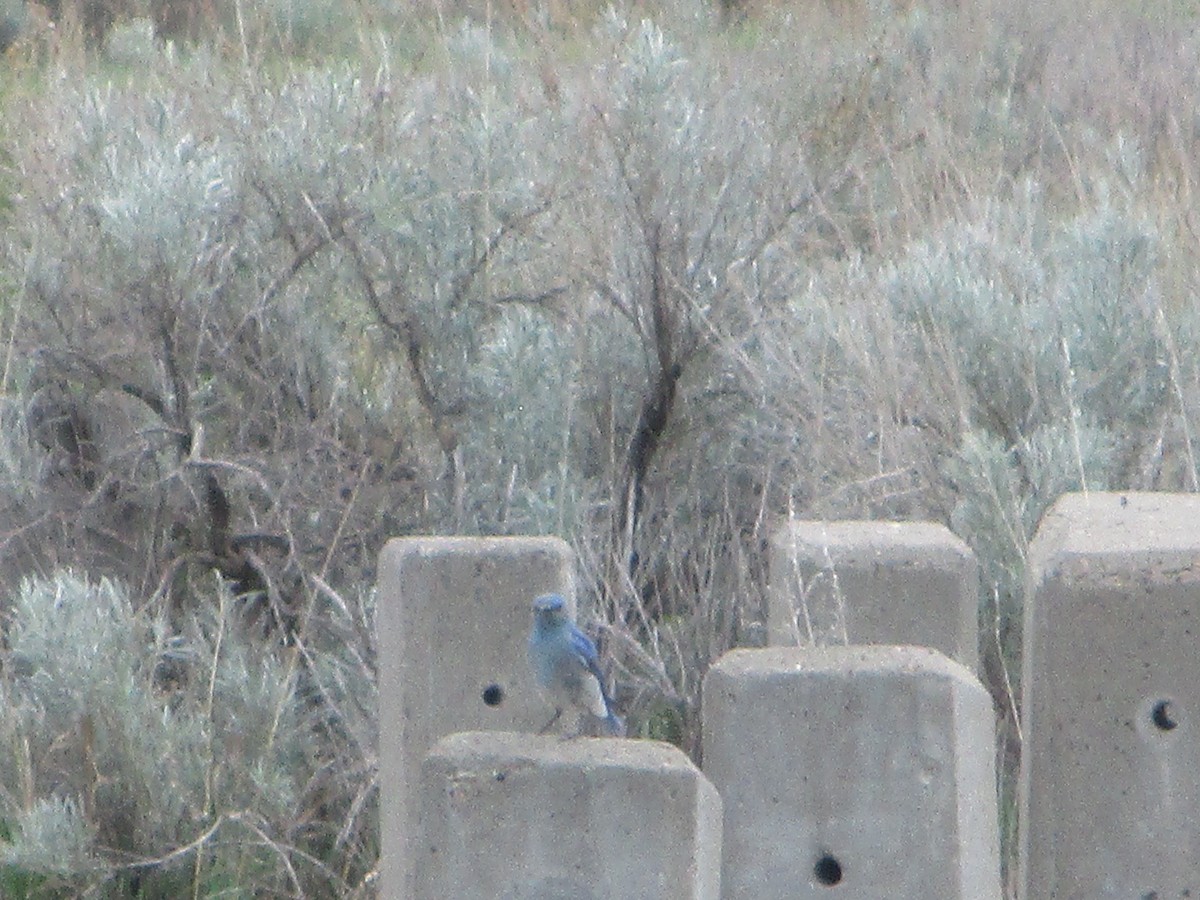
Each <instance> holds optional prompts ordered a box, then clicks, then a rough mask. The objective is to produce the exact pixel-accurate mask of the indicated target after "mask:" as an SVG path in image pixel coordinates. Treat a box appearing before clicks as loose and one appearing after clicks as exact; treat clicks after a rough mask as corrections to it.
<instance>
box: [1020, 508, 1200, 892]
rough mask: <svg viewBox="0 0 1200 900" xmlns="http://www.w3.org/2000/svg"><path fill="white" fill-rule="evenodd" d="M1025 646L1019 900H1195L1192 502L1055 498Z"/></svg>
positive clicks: (1198, 548)
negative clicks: (1187, 899)
mask: <svg viewBox="0 0 1200 900" xmlns="http://www.w3.org/2000/svg"><path fill="white" fill-rule="evenodd" d="M1024 638H1025V656H1024V665H1023V676H1022V693H1023V696H1024V701H1023V703H1022V716H1023V719H1022V725H1023V731H1024V736H1025V743H1024V750H1023V759H1022V778H1021V784H1020V796H1021V825H1020V833H1021V838H1020V844H1021V849H1020V862H1019V870H1020V875H1019V879H1020V883H1021V885H1022V889H1021V896H1022V897H1023V898H1028V900H1039V898H1058V900H1084V898H1086V900H1095V898H1103V897H1121V898H1135V900H1146V898H1160V900H1165V898H1167V897H1200V650H1198V648H1197V639H1198V638H1200V496H1197V495H1195V494H1186V495H1184V494H1150V493H1128V494H1117V493H1093V494H1091V495H1090V496H1085V495H1082V494H1068V495H1065V496H1063V497H1061V498H1060V499H1059V500H1058V502H1057V503H1055V504H1054V506H1053V507H1052V508H1051V509H1050V511H1049V512H1048V513H1047V514H1046V515H1045V517H1044V518H1043V520H1042V523H1041V526H1040V527H1039V529H1038V533H1037V536H1036V538H1035V539H1034V541H1033V544H1032V546H1031V548H1030V557H1029V590H1028V591H1027V596H1026V600H1025V635H1024Z"/></svg>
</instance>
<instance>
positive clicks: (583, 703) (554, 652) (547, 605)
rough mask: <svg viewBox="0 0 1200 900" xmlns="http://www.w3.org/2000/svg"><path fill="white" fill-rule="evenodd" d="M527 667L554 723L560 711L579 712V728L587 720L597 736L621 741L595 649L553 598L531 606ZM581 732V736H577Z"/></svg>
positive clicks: (560, 600)
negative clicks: (543, 693) (551, 708)
mask: <svg viewBox="0 0 1200 900" xmlns="http://www.w3.org/2000/svg"><path fill="white" fill-rule="evenodd" d="M529 664H530V665H531V666H532V667H533V674H534V675H535V676H536V677H537V681H538V684H539V685H541V686H542V688H543V689H544V690H545V691H546V693H547V694H549V695H550V699H551V700H553V701H554V717H553V718H552V719H551V720H550V721H549V722H547V723H546V725H545V727H543V728H542V731H543V732H544V731H546V730H547V729H548V728H550V726H551V725H553V724H554V723H555V722H557V721H558V719H559V717H560V716H561V715H562V714H563V710H564V709H569V708H573V709H579V710H581V711H582V714H583V716H582V718H581V720H580V724H581V726H582V723H583V721H584V720H590V721H592V722H594V723H596V724H598V726H599V732H600V733H601V734H605V735H608V736H610V737H624V736H625V722H624V721H622V720H621V719H620V718H618V717H617V716H616V714H614V713H613V711H612V701H611V700H609V698H608V692H607V691H606V690H605V689H604V676H603V675H601V674H600V665H599V658H598V657H597V655H596V645H595V644H593V643H592V641H591V639H590V638H588V636H587V635H586V634H584V633H583V632H582V631H580V630H579V629H578V628H577V627H576V625H575V623H574V622H572V621H571V620H570V619H569V618H567V604H566V601H565V600H563V598H562V597H560V596H559V595H558V594H543V595H542V596H541V597H538V598H537V599H536V600H534V601H533V630H532V631H531V632H530V633H529ZM582 730H583V729H582V727H581V728H580V732H582Z"/></svg>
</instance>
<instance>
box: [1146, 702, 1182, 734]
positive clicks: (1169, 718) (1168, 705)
mask: <svg viewBox="0 0 1200 900" xmlns="http://www.w3.org/2000/svg"><path fill="white" fill-rule="evenodd" d="M1150 721H1151V722H1153V723H1154V727H1155V728H1157V729H1158V730H1159V731H1171V730H1173V729H1175V728H1176V727H1177V726H1178V725H1179V719H1178V717H1177V715H1176V712H1175V705H1174V704H1173V703H1172V702H1171V701H1170V700H1159V701H1158V702H1157V703H1155V704H1154V708H1153V709H1152V710H1150Z"/></svg>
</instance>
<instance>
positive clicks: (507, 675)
mask: <svg viewBox="0 0 1200 900" xmlns="http://www.w3.org/2000/svg"><path fill="white" fill-rule="evenodd" d="M549 591H555V592H558V593H560V594H562V595H563V596H564V597H566V598H567V602H568V604H569V605H570V606H571V611H572V614H573V613H574V602H575V601H574V583H573V576H572V556H571V550H570V548H569V547H568V546H567V544H566V543H565V542H563V541H561V540H559V539H558V538H548V537H547V538H541V537H536V538H525V537H501V538H463V537H450V538H401V539H396V540H392V541H388V543H387V544H386V545H385V546H384V548H383V551H382V552H381V553H380V556H379V581H378V626H377V627H378V630H379V697H380V701H379V727H380V741H379V743H380V747H379V773H380V807H381V810H380V815H381V848H380V851H381V852H380V855H381V867H382V872H381V884H380V896H381V897H382V898H383V900H408V898H409V897H411V896H412V878H413V870H412V864H411V854H410V851H409V846H408V845H409V841H410V840H411V839H412V836H413V835H415V834H416V833H417V829H418V827H419V822H418V806H417V803H416V799H415V796H414V794H413V792H414V791H415V790H416V784H417V781H418V779H419V773H420V765H421V760H422V759H423V758H424V756H425V754H426V753H427V752H428V751H429V748H430V747H432V746H433V744H434V742H435V741H436V740H437V739H438V738H440V737H442V736H443V735H446V734H450V733H452V732H456V731H482V730H498V731H536V730H537V729H538V728H540V727H541V726H542V725H544V724H545V722H546V719H547V718H548V717H549V716H550V715H551V714H552V713H553V709H552V708H551V707H550V706H549V705H548V704H547V703H546V701H545V700H544V699H543V698H542V696H541V695H540V693H539V692H538V690H537V687H536V685H535V682H534V680H533V675H532V673H531V672H530V671H529V663H528V660H527V657H526V640H527V638H528V635H529V627H530V624H531V622H532V613H531V611H530V610H531V604H532V602H533V598H534V597H536V596H537V595H538V594H542V593H546V592H549Z"/></svg>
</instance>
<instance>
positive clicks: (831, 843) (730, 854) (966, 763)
mask: <svg viewBox="0 0 1200 900" xmlns="http://www.w3.org/2000/svg"><path fill="white" fill-rule="evenodd" d="M702 721H703V747H704V772H705V774H706V775H707V776H708V777H709V780H710V781H712V783H713V784H714V785H715V786H716V788H717V790H718V791H719V792H720V794H721V796H722V798H723V799H724V802H725V841H724V865H723V868H722V876H721V877H722V893H721V896H722V897H723V898H724V900H784V898H786V900H803V898H821V900H827V898H829V897H832V896H833V893H832V892H830V888H833V887H837V888H838V890H837V892H836V893H837V896H838V897H839V898H841V900H851V898H854V900H868V898H869V900H885V898H886V900H929V898H935V897H936V898H938V900H999V898H1000V863H999V830H998V825H997V818H996V780H995V767H994V719H993V713H992V704H991V699H990V697H989V696H988V694H987V692H986V691H985V690H984V689H983V687H982V686H981V685H980V684H979V681H978V680H977V679H976V678H975V676H974V675H972V674H971V673H970V672H969V671H968V670H967V669H966V668H965V667H963V666H961V665H959V664H958V663H956V662H954V661H953V660H951V659H948V658H947V657H945V656H943V655H942V654H941V653H938V652H937V651H934V650H929V649H926V648H923V647H889V646H850V647H818V648H812V649H799V648H769V649H765V650H734V651H731V652H730V653H727V654H726V655H725V656H723V657H722V658H721V659H720V660H719V661H718V662H717V664H716V665H714V666H713V667H712V668H711V669H710V670H709V672H708V674H707V676H706V677H705V679H704V693H703V708H702Z"/></svg>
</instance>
